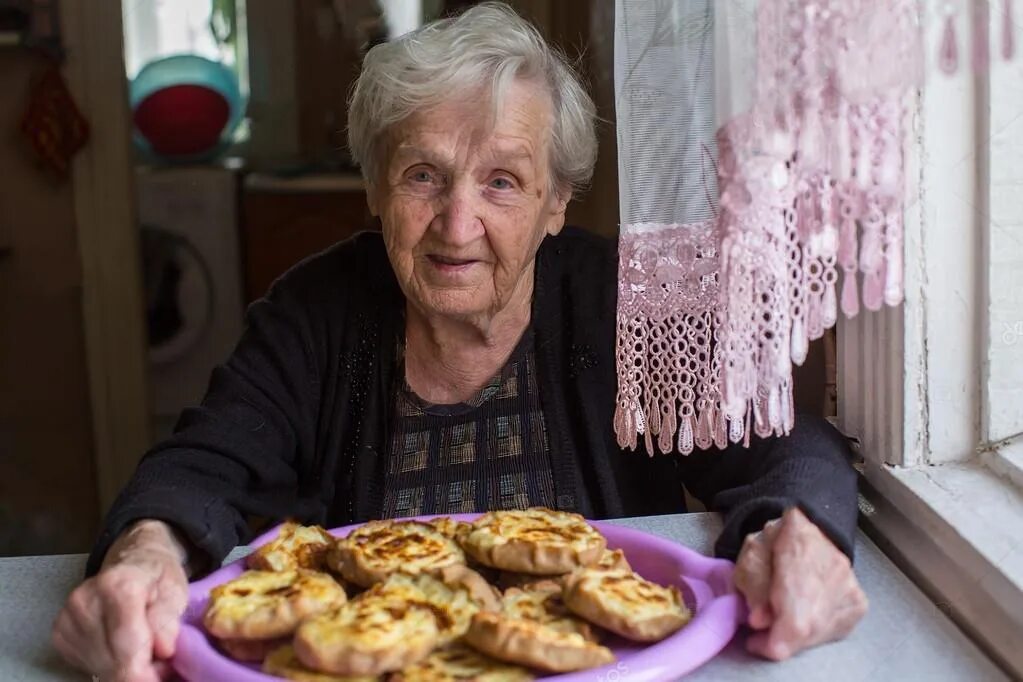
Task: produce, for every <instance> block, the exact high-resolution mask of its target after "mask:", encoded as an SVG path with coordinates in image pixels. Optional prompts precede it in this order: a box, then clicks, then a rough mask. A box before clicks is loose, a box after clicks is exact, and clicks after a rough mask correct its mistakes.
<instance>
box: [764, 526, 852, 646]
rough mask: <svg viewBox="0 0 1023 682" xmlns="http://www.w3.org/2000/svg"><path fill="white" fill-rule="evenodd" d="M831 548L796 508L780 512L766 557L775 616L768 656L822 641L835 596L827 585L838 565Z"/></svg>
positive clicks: (837, 591) (825, 539) (829, 583)
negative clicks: (768, 557) (769, 554)
mask: <svg viewBox="0 0 1023 682" xmlns="http://www.w3.org/2000/svg"><path fill="white" fill-rule="evenodd" d="M837 551H838V550H837V549H836V548H835V547H834V545H832V544H831V542H830V541H829V540H828V539H827V538H826V537H824V535H823V533H821V532H820V531H819V530H818V529H817V527H816V526H815V525H813V523H812V522H810V521H809V520H808V519H807V518H806V516H805V515H804V514H803V513H802V512H801V511H800V510H798V509H796V508H793V509H790V510H788V511H786V512H785V514H784V515H783V517H782V523H781V524H780V528H779V531H778V535H777V538H776V539H775V544H774V552H773V557H772V566H773V569H774V581H773V583H772V586H771V599H770V601H771V605H772V607H773V609H774V613H775V616H776V619H775V622H774V624H773V625H772V627H771V632H770V634H769V637H768V641H767V643H766V644H765V653H766V654H767V655H768V656H770V657H771V658H773V659H775V660H780V659H781V658H787V657H789V656H792V655H793V654H795V653H797V652H799V651H801V650H802V649H804V648H807V647H810V646H813V645H815V644H819V643H820V642H822V641H824V639H826V632H827V628H828V623H829V622H830V621H831V620H832V619H833V615H834V614H833V612H834V608H835V606H836V599H837V598H839V597H840V595H841V591H840V590H837V589H836V588H837V587H838V586H837V585H833V584H831V579H832V576H834V575H835V571H836V569H840V568H841V565H840V564H836V563H835V556H834V553H835V552H837ZM839 553H840V552H839ZM842 556H843V558H844V555H842Z"/></svg>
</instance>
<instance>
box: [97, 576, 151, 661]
mask: <svg viewBox="0 0 1023 682" xmlns="http://www.w3.org/2000/svg"><path fill="white" fill-rule="evenodd" d="M99 589H100V598H101V600H102V604H103V623H104V626H105V627H106V639H107V645H108V648H109V650H110V654H111V657H112V658H113V662H114V664H115V668H116V669H117V670H119V671H126V672H127V673H129V674H131V675H135V674H136V673H137V674H139V675H140V676H142V677H143V679H145V677H152V675H148V676H147V675H145V674H144V671H145V669H146V668H147V667H151V666H150V662H151V661H152V658H153V639H152V632H151V631H150V629H149V622H148V621H147V620H146V603H147V601H148V599H147V597H148V592H149V588H148V586H147V585H145V584H142V583H140V582H139V581H138V580H133V579H130V578H127V577H124V576H123V574H121V573H118V572H114V571H111V572H110V573H107V574H101V575H100V577H99ZM130 679H134V677H131V678H130Z"/></svg>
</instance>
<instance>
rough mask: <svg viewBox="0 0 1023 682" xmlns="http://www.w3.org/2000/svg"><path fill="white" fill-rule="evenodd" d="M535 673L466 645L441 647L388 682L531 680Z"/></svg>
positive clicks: (525, 681)
mask: <svg viewBox="0 0 1023 682" xmlns="http://www.w3.org/2000/svg"><path fill="white" fill-rule="evenodd" d="M533 677H534V676H533V674H532V673H531V672H529V671H528V670H526V669H525V668H523V667H521V666H517V665H514V664H511V663H505V662H503V661H498V660H497V659H495V658H491V657H489V656H487V655H486V654H483V653H481V652H479V651H476V650H475V649H473V648H472V647H470V646H466V645H465V644H461V643H456V644H452V645H450V646H447V647H443V648H441V649H437V650H436V651H434V652H433V653H432V654H430V655H429V656H427V657H426V658H425V659H423V660H422V661H420V662H419V663H416V664H415V665H411V666H409V667H407V668H405V669H404V670H402V671H401V672H398V673H395V674H393V675H391V676H390V677H389V678H388V682H461V680H474V681H476V682H528V681H529V680H532V679H533Z"/></svg>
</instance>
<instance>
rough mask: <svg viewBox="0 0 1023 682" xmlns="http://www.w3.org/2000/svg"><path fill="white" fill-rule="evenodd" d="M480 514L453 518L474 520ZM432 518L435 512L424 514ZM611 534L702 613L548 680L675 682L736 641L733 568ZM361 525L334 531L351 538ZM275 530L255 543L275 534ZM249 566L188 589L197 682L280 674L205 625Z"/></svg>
mask: <svg viewBox="0 0 1023 682" xmlns="http://www.w3.org/2000/svg"><path fill="white" fill-rule="evenodd" d="M477 516H478V515H477V514H461V515H453V516H452V518H455V519H459V520H462V521H472V520H473V519H475V518H476V517H477ZM419 518H420V519H429V518H434V517H428V516H424V517H419ZM592 523H593V525H594V526H595V527H596V528H598V529H599V530H600V532H601V533H603V534H604V536H605V537H606V538H607V542H608V547H610V548H611V549H621V550H623V551H624V552H625V556H626V557H627V558H628V560H629V563H631V564H632V567H633V568H634V569H635V570H636V572H637V573H639V574H640V575H642V576H643V577H644V578H647V579H648V580H652V581H654V582H657V583H660V584H662V585H677V586H678V587H679V588H680V589H681V590H682V594H683V595H684V597H685V600H686V604H687V605H688V606H689V608H690V609H692V611H693V613H694V614H695V615H694V617H693V620H692V621H691V622H690V623H689V624H688V625H687V626H686V627H684V628H682V629H681V630H679V631H678V632H677V633H675V634H674V635H672V636H671V637H668V638H667V639H665V640H663V641H661V642H658V643H657V644H653V645H649V646H642V645H638V644H634V643H631V642H628V641H626V640H623V639H619V638H614V637H612V638H609V640H608V641H607V642H606V643H607V645H608V646H610V647H611V649H612V650H613V651H614V652H615V654H616V655H617V658H618V660H617V661H616V662H615V663H612V664H610V665H607V666H604V667H602V668H594V669H592V670H586V671H583V672H578V673H570V674H565V675H554V676H550V677H545V678H542V679H544V680H558V682H582V681H583V680H598V681H600V682H617V681H618V680H623V681H624V680H628V682H648V681H649V682H654V681H658V682H660V681H661V680H675V679H678V678H679V677H680V676H682V675H684V674H685V673H687V672H690V671H692V670H694V669H696V668H698V667H699V666H701V665H703V664H704V663H706V662H707V661H708V660H710V659H711V658H712V657H714V656H715V655H716V654H717V653H718V652H719V651H721V650H722V649H723V648H724V647H725V645H726V644H728V642H729V641H730V640H731V639H732V636H733V635H734V634H735V631H736V629H737V628H738V626H739V623H741V622H743V621H744V620H745V618H746V607H745V603H744V601H743V599H742V597H741V595H739V594H738V593H737V592H736V591H735V588H734V586H733V584H732V570H733V565H732V563H731V562H730V561H726V560H724V559H712V558H709V557H706V556H703V555H702V554H699V553H697V552H694V551H692V550H691V549H688V548H686V547H683V546H682V545H679V544H677V543H674V542H672V541H670V540H666V539H664V538H661V537H658V536H655V535H650V534H648V533H644V532H642V531H639V530H635V529H633V528H626V527H624V526H617V525H614V524H611V523H602V522H599V521H594V522H592ZM357 527H358V526H345V527H344V528H335V529H333V530H331V531H330V532H331V533H332V534H334V535H337V536H339V537H344V536H345V535H347V534H348V533H349V532H350V531H351V530H352V529H354V528H357ZM276 535H277V529H276V528H275V529H273V530H271V531H269V532H267V533H265V534H263V535H261V536H260V537H258V538H256V540H254V541H253V542H252V546H253V547H259V546H260V545H263V544H266V543H267V542H269V541H270V540H271V539H273V538H274V537H276ZM243 570H245V560H244V559H239V560H238V561H235V562H233V563H231V564H228V565H227V566H224V567H223V568H221V569H220V570H218V571H216V572H215V573H212V574H210V575H208V576H207V577H205V578H203V579H202V580H199V581H197V582H194V583H192V584H191V585H190V586H189V600H188V609H187V610H186V611H185V615H184V618H183V622H182V627H181V634H180V635H179V636H178V642H177V653H176V654H175V656H174V659H173V665H174V668H175V669H176V670H177V671H178V673H179V674H180V675H181V676H182V677H184V678H185V679H186V680H191V681H192V682H271V681H273V680H280V679H281V678H278V677H273V676H271V675H265V674H263V673H261V672H259V670H258V666H255V665H245V664H242V663H237V662H235V661H233V660H231V659H229V658H227V657H225V656H223V655H222V654H221V653H220V652H219V651H218V650H217V649H216V648H214V646H213V645H212V643H211V642H210V641H209V639H207V637H206V634H205V633H204V632H203V630H202V625H201V622H202V614H203V612H204V610H205V608H206V601H207V599H208V598H209V592H210V589H212V588H213V587H215V586H216V585H219V584H220V583H223V582H226V581H228V580H231V579H232V578H235V577H237V576H238V575H240V574H241V573H242V571H243Z"/></svg>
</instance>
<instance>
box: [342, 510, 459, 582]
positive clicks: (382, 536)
mask: <svg viewBox="0 0 1023 682" xmlns="http://www.w3.org/2000/svg"><path fill="white" fill-rule="evenodd" d="M327 563H328V565H329V566H330V567H331V568H332V569H333V570H335V571H337V572H338V573H340V574H341V575H342V576H343V577H344V578H345V580H348V581H351V582H353V583H355V584H356V585H359V586H361V587H369V586H371V585H374V584H376V583H379V582H382V581H384V580H386V579H387V578H388V576H390V575H391V574H393V573H397V572H399V571H401V572H404V573H409V574H418V573H429V572H433V571H437V570H439V569H441V568H444V567H445V566H451V565H453V564H465V553H464V552H463V551H462V549H461V547H459V546H458V543H457V542H455V541H454V540H452V539H451V538H449V537H448V536H447V535H445V534H444V533H443V532H441V531H440V530H438V529H437V528H436V527H435V526H433V525H431V524H428V523H419V522H418V521H370V522H369V523H367V524H366V525H364V526H361V527H360V528H357V529H355V530H353V531H352V532H351V533H350V534H349V535H348V537H345V538H342V539H340V540H338V541H337V543H336V544H335V545H334V548H333V549H332V550H331V551H330V553H329V554H328V556H327Z"/></svg>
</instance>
